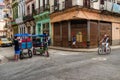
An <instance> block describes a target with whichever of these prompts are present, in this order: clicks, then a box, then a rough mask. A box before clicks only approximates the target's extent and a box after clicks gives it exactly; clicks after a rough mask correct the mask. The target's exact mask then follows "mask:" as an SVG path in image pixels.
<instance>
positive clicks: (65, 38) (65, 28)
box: [62, 21, 68, 47]
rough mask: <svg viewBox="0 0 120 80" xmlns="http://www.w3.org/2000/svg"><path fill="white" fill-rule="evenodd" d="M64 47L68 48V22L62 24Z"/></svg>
mask: <svg viewBox="0 0 120 80" xmlns="http://www.w3.org/2000/svg"><path fill="white" fill-rule="evenodd" d="M62 46H63V47H68V22H66V21H65V22H62Z"/></svg>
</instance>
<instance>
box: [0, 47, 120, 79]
mask: <svg viewBox="0 0 120 80" xmlns="http://www.w3.org/2000/svg"><path fill="white" fill-rule="evenodd" d="M0 50H1V51H0V55H3V56H6V55H7V54H8V55H9V56H11V57H10V58H9V57H8V55H7V56H6V58H8V60H9V61H6V62H4V63H1V64H0V80H120V50H119V49H116V50H113V51H112V53H111V54H110V55H98V54H97V52H69V51H59V50H52V49H50V50H49V52H50V57H49V58H47V57H44V56H40V55H35V56H33V58H25V59H23V60H19V61H18V62H15V61H13V60H12V57H13V54H14V52H13V48H10V47H9V48H0Z"/></svg>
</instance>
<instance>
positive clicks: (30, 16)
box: [23, 14, 34, 22]
mask: <svg viewBox="0 0 120 80" xmlns="http://www.w3.org/2000/svg"><path fill="white" fill-rule="evenodd" d="M30 20H34V18H33V14H28V15H26V16H24V17H23V21H24V22H26V21H30Z"/></svg>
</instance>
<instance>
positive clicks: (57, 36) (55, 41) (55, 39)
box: [53, 23, 61, 46]
mask: <svg viewBox="0 0 120 80" xmlns="http://www.w3.org/2000/svg"><path fill="white" fill-rule="evenodd" d="M53 35H54V36H53V44H54V46H61V38H60V23H54V31H53Z"/></svg>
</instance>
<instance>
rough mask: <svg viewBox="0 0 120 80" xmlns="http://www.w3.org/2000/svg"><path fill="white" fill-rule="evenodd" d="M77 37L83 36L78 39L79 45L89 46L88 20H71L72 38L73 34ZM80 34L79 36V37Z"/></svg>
mask: <svg viewBox="0 0 120 80" xmlns="http://www.w3.org/2000/svg"><path fill="white" fill-rule="evenodd" d="M73 35H74V36H76V38H80V37H81V38H82V39H80V41H77V44H76V45H77V47H86V46H87V44H86V43H87V21H86V20H83V21H82V20H74V21H72V22H71V38H72V36H73ZM77 36H79V37H77Z"/></svg>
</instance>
